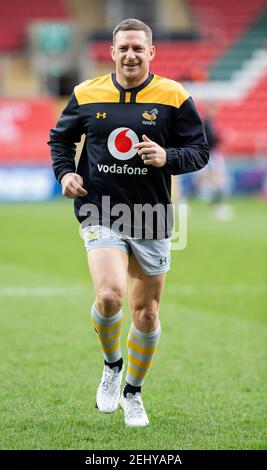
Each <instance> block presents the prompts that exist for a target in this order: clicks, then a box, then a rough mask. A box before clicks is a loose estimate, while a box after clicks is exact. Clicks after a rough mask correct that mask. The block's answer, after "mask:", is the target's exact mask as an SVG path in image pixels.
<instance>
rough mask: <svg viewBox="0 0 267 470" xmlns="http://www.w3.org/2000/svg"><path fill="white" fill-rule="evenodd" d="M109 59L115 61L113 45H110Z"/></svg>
mask: <svg viewBox="0 0 267 470" xmlns="http://www.w3.org/2000/svg"><path fill="white" fill-rule="evenodd" d="M110 55H111V59H112V60H113V61H114V62H115V50H114V47H113V46H110Z"/></svg>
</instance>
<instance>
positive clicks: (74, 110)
mask: <svg viewBox="0 0 267 470" xmlns="http://www.w3.org/2000/svg"><path fill="white" fill-rule="evenodd" d="M82 134H85V136H86V139H85V143H84V147H83V150H82V154H81V158H80V161H79V164H78V167H77V169H76V168H75V161H74V157H75V149H76V146H75V143H76V142H79V141H80V138H81V135H82ZM143 134H146V135H147V137H149V138H150V139H151V140H153V141H155V142H157V143H158V144H159V145H160V146H162V147H164V148H165V149H166V151H167V162H166V165H165V166H163V167H161V168H156V167H153V166H151V165H144V163H143V160H142V159H141V157H140V156H139V155H138V153H137V150H136V149H135V148H134V145H135V144H136V143H138V142H141V141H142V135H143ZM49 145H50V146H51V154H52V160H53V170H54V172H55V176H56V178H57V179H58V180H59V181H60V180H61V178H62V177H63V176H64V175H65V174H66V173H69V172H71V173H73V172H75V171H76V172H77V173H78V174H80V175H81V176H82V177H83V180H84V187H85V189H86V190H87V192H88V195H87V196H86V197H81V198H80V197H78V198H76V199H75V201H74V206H75V214H76V216H77V218H78V220H79V221H80V222H82V221H83V220H84V219H85V218H86V215H85V212H86V211H85V210H84V204H94V205H96V207H97V208H98V209H99V213H100V218H101V217H102V212H101V211H102V197H103V196H109V197H110V210H111V211H112V207H114V205H115V204H119V203H120V204H126V205H127V206H128V207H129V208H130V211H131V212H132V213H133V211H134V205H135V204H146V203H148V204H151V205H152V206H155V205H156V204H162V205H163V206H164V207H165V206H167V204H170V202H171V201H170V194H171V175H172V174H174V175H179V174H182V173H189V172H192V171H196V170H199V169H201V168H203V167H204V166H205V165H206V164H207V162H208V158H209V153H208V145H207V140H206V136H205V132H204V130H203V125H202V122H201V120H200V117H199V115H198V112H197V110H196V107H195V104H194V102H193V100H192V98H191V97H190V95H189V93H188V92H187V91H186V90H185V89H184V88H183V87H182V85H181V84H180V83H178V82H175V81H173V80H169V79H166V78H163V77H160V76H157V75H153V74H151V73H150V74H149V75H148V78H147V79H146V80H145V81H144V82H143V83H142V84H141V85H139V86H138V87H136V88H132V89H124V88H122V87H121V85H120V84H119V83H118V82H117V80H116V75H115V73H113V74H108V75H105V76H101V77H97V78H95V79H93V80H87V81H85V82H83V83H81V84H80V85H78V86H76V87H75V88H74V92H73V94H72V95H71V97H70V100H69V103H68V104H67V106H66V108H65V109H64V111H63V113H62V115H61V117H60V119H59V120H58V122H57V124H56V127H55V128H53V129H51V132H50V141H49ZM115 218H116V217H115ZM113 219H114V217H112V216H111V221H112V220H113ZM100 223H101V220H100ZM132 223H133V222H132ZM169 235H170V234H169V233H167V231H166V233H165V237H167V236H169ZM153 237H154V235H153V236H152V238H153Z"/></svg>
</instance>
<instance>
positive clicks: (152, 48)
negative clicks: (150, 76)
mask: <svg viewBox="0 0 267 470" xmlns="http://www.w3.org/2000/svg"><path fill="white" fill-rule="evenodd" d="M149 54H150V57H149V60H153V59H154V57H155V55H156V49H155V46H151V47H150V51H149Z"/></svg>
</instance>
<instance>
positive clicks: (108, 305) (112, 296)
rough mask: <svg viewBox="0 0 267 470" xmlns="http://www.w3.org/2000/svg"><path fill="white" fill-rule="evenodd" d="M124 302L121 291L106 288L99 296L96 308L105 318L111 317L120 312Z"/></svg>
mask: <svg viewBox="0 0 267 470" xmlns="http://www.w3.org/2000/svg"><path fill="white" fill-rule="evenodd" d="M122 302H123V292H122V291H121V289H119V288H117V289H116V288H114V289H113V288H105V289H103V290H102V291H101V292H99V293H98V295H97V298H96V308H97V309H98V311H99V312H100V313H101V314H102V315H104V316H105V317H111V316H113V315H115V314H116V313H117V312H118V311H119V310H120V308H121V306H122Z"/></svg>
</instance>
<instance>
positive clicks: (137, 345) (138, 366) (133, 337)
mask: <svg viewBox="0 0 267 470" xmlns="http://www.w3.org/2000/svg"><path fill="white" fill-rule="evenodd" d="M160 333H161V328H160V324H159V325H158V327H157V329H156V330H155V331H152V332H151V333H144V332H143V331H139V330H138V329H137V328H136V327H135V326H134V324H133V323H132V325H131V328H130V331H129V334H128V338H127V346H128V369H127V376H126V384H130V385H132V386H133V387H138V388H139V387H141V386H142V385H143V383H144V380H145V376H146V374H147V372H148V370H149V368H150V367H151V364H152V362H153V359H154V356H155V353H156V350H157V346H158V343H159V339H160ZM137 391H139V390H137Z"/></svg>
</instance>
